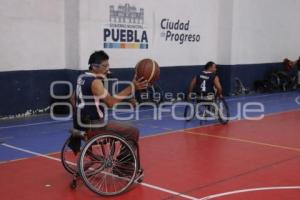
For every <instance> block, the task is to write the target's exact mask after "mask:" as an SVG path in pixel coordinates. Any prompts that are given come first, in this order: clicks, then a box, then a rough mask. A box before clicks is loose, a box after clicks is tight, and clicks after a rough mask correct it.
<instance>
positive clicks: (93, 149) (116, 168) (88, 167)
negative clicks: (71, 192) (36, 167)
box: [78, 134, 139, 196]
mask: <svg viewBox="0 0 300 200" xmlns="http://www.w3.org/2000/svg"><path fill="white" fill-rule="evenodd" d="M124 152H125V153H124ZM138 165H139V164H138V160H137V156H136V154H135V150H134V149H133V148H132V146H131V145H130V144H129V143H128V142H127V141H126V140H125V139H124V138H122V137H120V136H117V135H108V134H107V135H96V136H94V137H93V138H91V139H90V140H89V141H87V143H86V144H85V145H84V147H83V149H82V151H81V154H80V157H79V159H78V166H79V168H78V169H79V174H80V176H81V178H82V180H83V182H84V184H85V185H86V186H87V187H88V188H89V189H90V190H91V191H93V192H95V193H96V194H98V195H101V196H114V195H118V194H121V193H123V192H126V191H127V190H128V189H129V188H130V186H131V185H132V184H133V183H134V181H135V179H136V175H137V174H138V170H139V169H138Z"/></svg>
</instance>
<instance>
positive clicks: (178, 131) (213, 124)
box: [0, 109, 300, 164]
mask: <svg viewBox="0 0 300 200" xmlns="http://www.w3.org/2000/svg"><path fill="white" fill-rule="evenodd" d="M298 111H300V109H296V110H287V111H282V112H276V113H270V114H267V115H265V117H267V116H273V115H278V114H283V113H289V112H298ZM243 120H245V119H240V120H235V121H230V123H234V122H240V121H243ZM215 125H220V124H219V123H218V122H216V123H211V124H205V125H201V126H195V127H190V128H183V129H177V130H176V129H171V128H166V127H161V128H163V129H166V130H169V131H164V132H159V133H153V134H151V135H145V136H142V137H141V139H147V138H152V137H157V136H164V135H169V134H178V133H184V132H187V131H189V130H193V129H198V128H205V127H210V126H215ZM196 133H198V132H196ZM211 137H212V135H211ZM219 137H222V136H219ZM220 139H221V138H220ZM3 143H4V142H3ZM288 148H289V147H288ZM297 151H299V150H298V149H297ZM58 153H60V151H57V152H50V153H48V154H58ZM23 159H29V158H22V160H23ZM18 160H19V159H15V160H9V161H1V162H0V164H3V163H6V162H13V161H18Z"/></svg>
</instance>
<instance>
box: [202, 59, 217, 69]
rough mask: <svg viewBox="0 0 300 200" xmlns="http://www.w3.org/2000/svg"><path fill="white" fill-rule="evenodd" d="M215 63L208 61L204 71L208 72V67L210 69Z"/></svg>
mask: <svg viewBox="0 0 300 200" xmlns="http://www.w3.org/2000/svg"><path fill="white" fill-rule="evenodd" d="M214 64H215V63H214V62H212V61H209V62H208V63H206V64H205V66H204V69H205V70H208V69H209V68H210V67H212V66H213V65H214Z"/></svg>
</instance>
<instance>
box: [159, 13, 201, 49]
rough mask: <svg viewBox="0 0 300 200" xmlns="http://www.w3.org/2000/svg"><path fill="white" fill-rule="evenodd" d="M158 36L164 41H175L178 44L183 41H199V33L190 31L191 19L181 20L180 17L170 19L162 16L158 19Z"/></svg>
mask: <svg viewBox="0 0 300 200" xmlns="http://www.w3.org/2000/svg"><path fill="white" fill-rule="evenodd" d="M160 28H161V34H160V36H161V37H162V38H163V39H164V40H165V41H166V42H177V43H179V44H180V45H182V44H184V43H191V42H192V43H194V42H200V34H198V33H191V21H190V20H187V21H182V20H180V19H177V20H172V19H169V18H163V19H162V20H161V21H160Z"/></svg>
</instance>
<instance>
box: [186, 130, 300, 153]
mask: <svg viewBox="0 0 300 200" xmlns="http://www.w3.org/2000/svg"><path fill="white" fill-rule="evenodd" d="M184 132H186V133H189V134H193V135H199V136H204V137H211V138H217V139H224V140H230V141H235V142H241V143H247V144H255V145H260V146H267V147H272V148H277V149H284V150H290V151H297V152H300V149H299V148H295V147H287V146H282V145H276V144H270V143H264V142H259V141H253V140H247V139H241V138H234V137H225V136H218V135H211V134H207V133H199V132H192V131H184Z"/></svg>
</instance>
